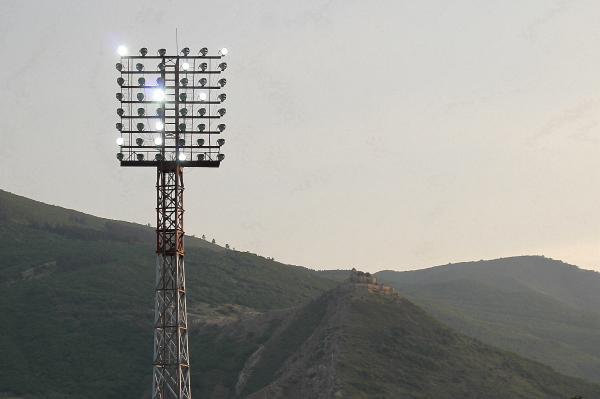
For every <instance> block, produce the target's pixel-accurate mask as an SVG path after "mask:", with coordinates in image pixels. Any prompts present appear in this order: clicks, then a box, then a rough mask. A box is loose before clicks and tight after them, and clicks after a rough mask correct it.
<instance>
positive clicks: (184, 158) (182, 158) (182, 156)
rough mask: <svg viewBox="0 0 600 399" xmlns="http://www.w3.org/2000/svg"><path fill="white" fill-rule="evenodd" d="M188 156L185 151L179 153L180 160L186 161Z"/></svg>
mask: <svg viewBox="0 0 600 399" xmlns="http://www.w3.org/2000/svg"><path fill="white" fill-rule="evenodd" d="M186 158H187V157H186V156H185V153H183V152H180V153H179V160H180V161H185V160H186Z"/></svg>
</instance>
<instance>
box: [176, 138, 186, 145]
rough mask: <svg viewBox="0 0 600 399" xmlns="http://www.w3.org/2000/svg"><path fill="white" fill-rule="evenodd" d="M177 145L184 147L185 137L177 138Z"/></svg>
mask: <svg viewBox="0 0 600 399" xmlns="http://www.w3.org/2000/svg"><path fill="white" fill-rule="evenodd" d="M177 145H178V146H179V147H185V139H179V142H178V143H177Z"/></svg>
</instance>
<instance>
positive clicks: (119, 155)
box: [117, 152, 124, 161]
mask: <svg viewBox="0 0 600 399" xmlns="http://www.w3.org/2000/svg"><path fill="white" fill-rule="evenodd" d="M123 158H124V156H123V153H122V152H119V153H117V159H118V160H119V161H122V160H123Z"/></svg>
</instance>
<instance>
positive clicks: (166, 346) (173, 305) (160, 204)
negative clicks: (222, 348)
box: [152, 162, 192, 399]
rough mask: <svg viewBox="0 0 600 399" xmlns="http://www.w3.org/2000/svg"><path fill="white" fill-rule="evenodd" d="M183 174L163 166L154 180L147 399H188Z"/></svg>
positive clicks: (171, 165) (176, 167)
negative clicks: (153, 283) (152, 293)
mask: <svg viewBox="0 0 600 399" xmlns="http://www.w3.org/2000/svg"><path fill="white" fill-rule="evenodd" d="M183 189H184V186H183V168H182V167H181V166H179V165H176V164H172V163H168V162H165V163H164V164H163V165H161V166H159V167H158V168H157V175H156V194H157V197H156V221H157V223H156V253H157V260H156V296H155V313H154V361H153V366H154V370H153V380H152V398H153V399H190V398H191V396H192V394H191V388H190V356H189V349H188V329H187V308H186V291H185V266H184V255H185V249H184V242H183V241H184V230H183V212H184V210H183Z"/></svg>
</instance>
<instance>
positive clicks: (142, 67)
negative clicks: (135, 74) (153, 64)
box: [135, 62, 144, 72]
mask: <svg viewBox="0 0 600 399" xmlns="http://www.w3.org/2000/svg"><path fill="white" fill-rule="evenodd" d="M135 69H137V70H138V71H139V72H142V71H143V70H144V64H142V63H140V62H138V63H137V64H135Z"/></svg>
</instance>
